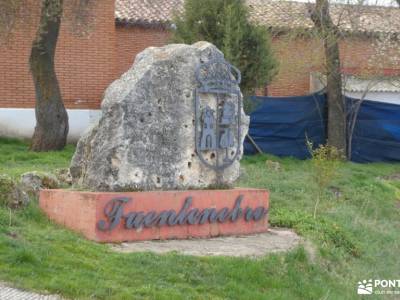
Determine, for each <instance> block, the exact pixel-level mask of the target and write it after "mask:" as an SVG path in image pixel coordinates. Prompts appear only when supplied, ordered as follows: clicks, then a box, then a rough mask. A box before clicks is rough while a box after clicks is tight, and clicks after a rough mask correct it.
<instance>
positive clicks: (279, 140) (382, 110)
mask: <svg viewBox="0 0 400 300" xmlns="http://www.w3.org/2000/svg"><path fill="white" fill-rule="evenodd" d="M346 100H347V103H348V108H349V111H350V112H351V110H352V109H354V107H356V105H354V103H356V101H357V100H356V99H351V98H347V99H346ZM251 101H252V103H253V104H254V106H255V107H256V108H255V109H254V110H253V111H252V113H251V114H250V128H249V134H250V136H251V137H252V138H253V140H254V141H255V143H256V144H257V145H258V146H259V147H260V148H261V149H262V151H263V152H266V153H271V154H274V155H277V156H293V157H296V158H299V159H305V158H308V157H310V153H309V151H308V149H307V145H306V141H307V139H308V140H309V141H311V142H313V144H314V145H319V144H325V143H326V95H325V94H322V93H316V94H312V95H308V96H301V97H287V98H286V97H285V98H282V97H276V98H275V97H253V98H252V100H251ZM350 115H351V114H350ZM349 121H350V120H349ZM349 125H350V122H349ZM349 128H350V126H349ZM351 144H352V147H351V151H352V155H351V159H352V160H353V161H356V162H374V161H400V105H395V104H388V103H382V102H376V101H368V100H365V101H363V102H362V104H361V107H360V109H359V111H358V115H357V119H356V123H355V127H354V132H353V136H352V143H351ZM244 149H245V154H254V153H256V152H257V151H256V149H255V147H254V146H253V145H252V143H251V142H250V141H249V140H248V139H246V140H245V144H244Z"/></svg>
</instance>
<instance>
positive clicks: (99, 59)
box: [0, 0, 400, 139]
mask: <svg viewBox="0 0 400 300" xmlns="http://www.w3.org/2000/svg"><path fill="white" fill-rule="evenodd" d="M33 3H35V1H34V2H33ZM36 3H37V2H36ZM182 3H183V0H165V1H161V0H101V1H97V5H96V6H95V7H94V8H93V15H94V16H95V18H94V22H93V24H92V26H91V30H90V32H89V34H88V35H86V36H83V37H78V36H76V35H74V34H72V33H71V30H69V27H70V26H69V24H68V22H64V21H63V25H62V29H61V34H60V38H59V43H58V47H57V55H56V71H57V74H58V78H59V81H60V86H61V91H62V96H63V100H64V103H65V105H66V107H67V109H68V113H69V117H70V125H71V129H70V137H71V138H73V139H75V138H76V137H78V136H79V135H80V133H81V132H82V131H83V130H84V128H86V127H87V125H88V124H89V123H90V122H91V120H93V119H94V118H96V117H97V115H98V113H99V112H98V109H99V106H100V103H101V99H102V94H103V92H104V89H105V88H106V87H107V86H108V85H109V84H110V83H111V82H112V81H113V80H115V79H116V78H118V77H119V76H120V75H121V74H122V73H123V72H124V71H126V70H127V69H128V68H129V67H130V66H131V65H132V63H133V60H134V58H135V56H136V54H137V53H138V52H140V51H142V50H143V49H145V48H146V47H149V46H161V45H164V44H166V43H168V40H169V36H170V30H171V27H172V26H171V25H172V22H171V19H172V16H173V14H174V13H175V12H179V11H181V10H182ZM247 4H248V6H249V9H250V18H251V20H252V21H253V22H257V23H259V24H263V25H265V26H267V27H268V28H269V29H270V31H271V33H272V36H273V48H274V52H275V54H276V56H277V58H278V60H279V62H280V69H279V74H278V75H277V76H276V78H275V79H274V81H273V82H271V83H270V84H269V85H268V87H266V89H265V90H262V91H260V93H268V95H271V96H290V95H304V94H307V93H309V92H312V91H313V90H314V89H315V86H316V85H315V84H313V82H314V81H315V78H313V75H312V74H316V72H318V71H321V69H323V54H322V53H323V52H322V51H323V48H322V43H321V41H319V40H318V39H316V38H313V31H312V30H311V29H312V27H313V24H312V22H311V21H310V18H309V6H308V5H309V4H306V3H299V2H285V1H273V0H247ZM32 12H36V14H35V13H32V14H31V18H30V19H31V20H30V21H29V22H20V23H18V24H17V26H16V28H15V30H14V32H13V34H12V36H11V37H10V39H9V41H8V42H7V43H6V44H2V45H0V70H1V76H0V134H1V135H11V136H23V137H30V136H31V134H32V132H33V128H34V124H35V119H34V109H33V108H34V101H35V97H34V88H33V83H32V79H31V75H30V72H29V65H28V59H29V54H30V47H31V43H32V40H33V37H34V33H35V28H36V26H35V22H37V20H36V18H35V16H37V13H38V11H37V10H35V9H32ZM331 14H332V16H333V19H334V20H335V22H337V23H338V24H339V26H340V28H341V29H342V31H343V32H344V37H343V39H342V40H341V42H340V50H341V58H342V68H343V71H344V73H345V74H348V75H351V76H360V75H365V74H374V75H379V76H386V77H388V78H392V77H393V76H396V75H397V76H398V75H400V60H399V58H400V49H399V48H398V47H396V46H392V45H391V46H390V47H386V48H389V49H386V48H385V49H384V51H383V50H382V49H380V48H381V47H380V44H379V43H378V42H377V41H378V39H377V37H378V36H379V35H381V34H384V35H388V34H390V35H391V39H392V41H398V40H399V37H400V9H396V8H385V7H373V6H369V7H357V6H348V5H334V6H333V7H332V10H331ZM394 45H397V46H398V44H397V43H394ZM389 54H390V55H389ZM388 57H389V58H390V59H388ZM359 81H360V80H358V81H357V82H358V83H359ZM358 86H360V84H358ZM384 86H385V87H386V86H387V84H385V85H384ZM380 92H384V91H380ZM387 92H388V93H389V94H390V93H391V94H390V97H394V99H395V100H396V99H397V98H399V97H400V96H399V91H398V89H396V88H390V90H389V91H387ZM355 96H356V94H355ZM378 97H380V96H379V95H378ZM396 97H397V98H396ZM399 103H400V99H399Z"/></svg>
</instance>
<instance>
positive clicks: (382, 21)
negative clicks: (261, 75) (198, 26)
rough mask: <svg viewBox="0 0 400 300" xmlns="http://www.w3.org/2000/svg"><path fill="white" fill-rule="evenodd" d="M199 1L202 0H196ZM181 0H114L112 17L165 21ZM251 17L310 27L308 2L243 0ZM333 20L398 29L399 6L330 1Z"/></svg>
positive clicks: (366, 29)
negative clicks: (334, 2) (345, 3)
mask: <svg viewBox="0 0 400 300" xmlns="http://www.w3.org/2000/svg"><path fill="white" fill-rule="evenodd" d="M199 1H201V0H199ZM183 3H184V0H117V1H116V7H115V18H116V20H117V22H119V23H126V24H132V25H143V26H157V25H164V26H165V25H167V24H169V23H170V21H171V19H172V17H173V15H174V13H176V12H178V13H179V12H181V11H182V9H183ZM246 3H247V5H248V6H249V9H250V19H251V20H252V21H253V22H256V23H258V24H261V25H265V26H267V27H271V28H277V29H296V28H298V29H310V28H312V27H313V23H312V21H311V19H310V15H309V10H310V7H312V4H310V3H302V2H292V1H283V0H281V1H276V0H246ZM331 15H332V18H333V20H334V22H335V24H338V25H339V28H340V29H342V30H343V31H347V32H361V33H378V32H384V33H400V9H399V8H394V7H382V6H361V5H343V4H333V5H331Z"/></svg>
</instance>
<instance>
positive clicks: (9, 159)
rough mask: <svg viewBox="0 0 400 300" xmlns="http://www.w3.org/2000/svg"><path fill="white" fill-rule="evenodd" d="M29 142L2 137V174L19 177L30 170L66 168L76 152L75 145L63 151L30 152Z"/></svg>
mask: <svg viewBox="0 0 400 300" xmlns="http://www.w3.org/2000/svg"><path fill="white" fill-rule="evenodd" d="M28 149H29V145H28V144H27V143H24V142H21V141H18V140H15V139H7V138H0V174H7V175H9V176H11V177H18V176H20V175H21V174H23V173H25V172H29V171H34V170H36V171H43V172H51V171H54V170H55V169H59V168H66V167H68V165H69V161H70V160H71V157H72V155H73V153H74V147H73V146H72V145H68V146H67V147H66V149H65V150H64V151H62V152H60V151H58V152H56V151H51V152H46V153H39V152H30V151H28Z"/></svg>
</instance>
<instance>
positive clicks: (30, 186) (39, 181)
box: [20, 171, 60, 195]
mask: <svg viewBox="0 0 400 300" xmlns="http://www.w3.org/2000/svg"><path fill="white" fill-rule="evenodd" d="M20 186H21V188H22V189H23V190H24V191H25V192H28V193H31V194H34V195H38V194H39V190H40V189H41V188H47V189H56V188H58V187H60V182H59V181H58V179H57V177H56V176H54V175H53V174H49V173H42V172H36V171H33V172H27V173H24V174H22V175H21V181H20Z"/></svg>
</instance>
